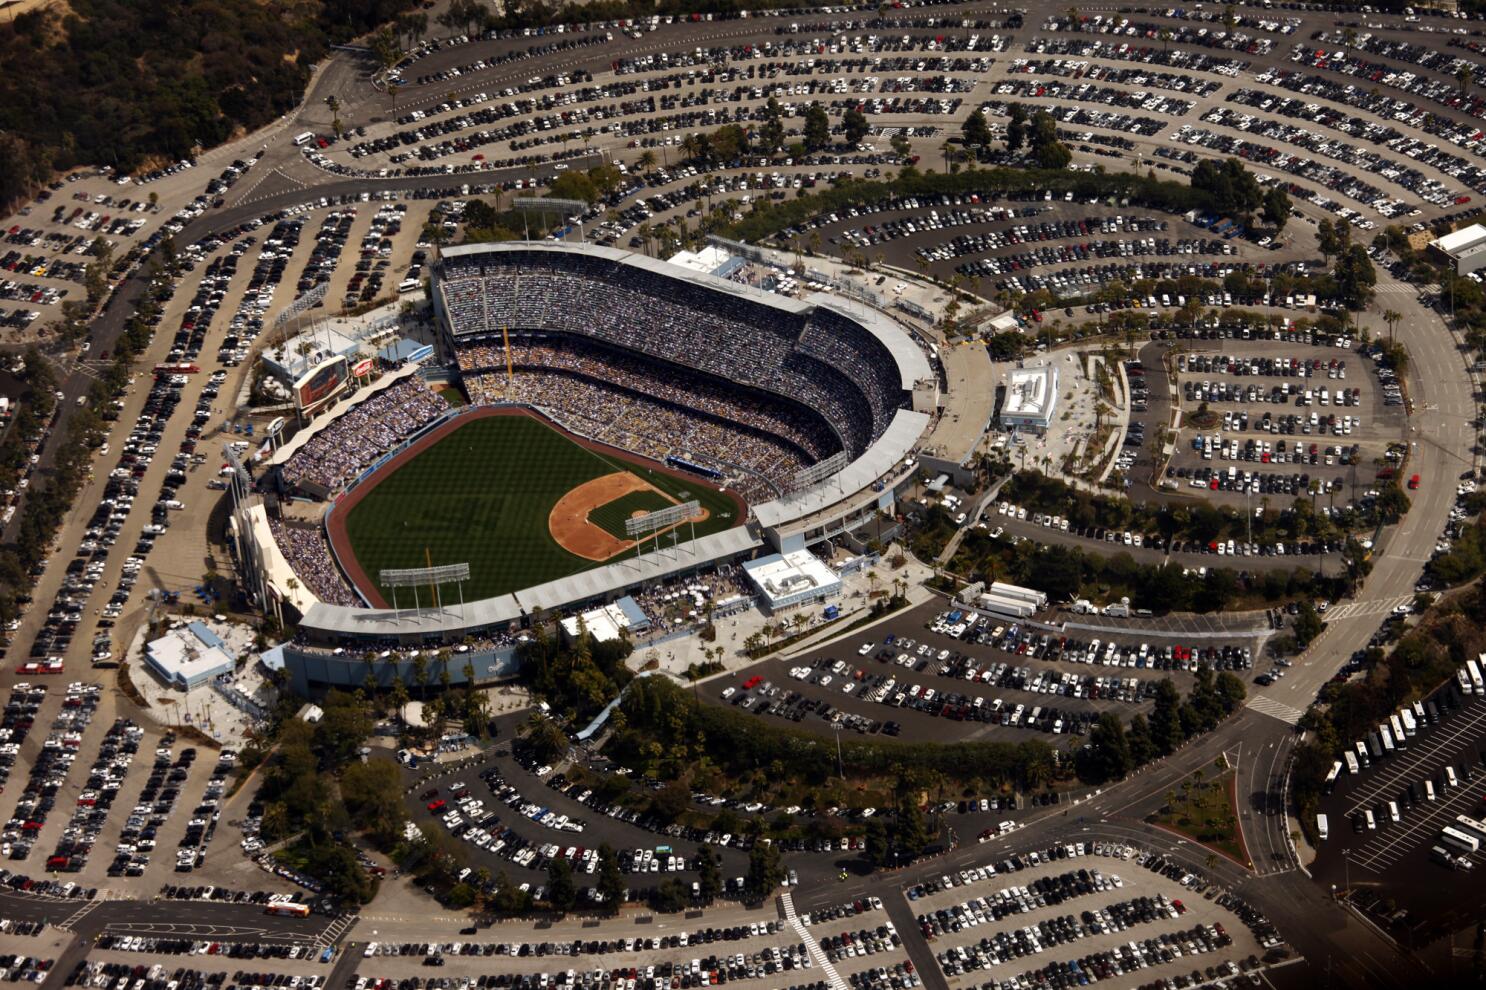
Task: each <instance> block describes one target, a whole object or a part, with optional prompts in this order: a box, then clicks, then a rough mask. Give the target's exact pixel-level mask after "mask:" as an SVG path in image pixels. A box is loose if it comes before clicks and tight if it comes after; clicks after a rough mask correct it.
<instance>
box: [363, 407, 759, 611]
mask: <svg viewBox="0 0 1486 990" xmlns="http://www.w3.org/2000/svg"><path fill="white" fill-rule="evenodd" d="M619 470H628V471H632V472H634V473H635V474H637V475H639V476H640V477H642V478H644V479H645V480H646V481H648V482H650V483H651V484H653V485H655V486H656V487H657V488H660V489H661V490H663V491H665V492H667V493H668V494H670V495H672V496H674V497H676V498H678V499H681V498H695V499H697V500H698V501H700V502H701V503H702V505H703V506H704V507H706V508H707V509H708V510H709V511H710V513H711V516H710V518H709V519H708V520H707V522H706V523H704V524H701V525H698V526H697V529H696V532H697V535H698V536H701V535H704V534H706V533H713V532H719V531H721V530H724V529H730V528H731V527H733V526H736V525H738V524H739V522H740V520H739V519H738V518H737V516H736V509H735V507H734V504H733V502H732V500H731V499H729V498H727V497H726V496H724V495H722V494H720V493H718V492H716V491H714V490H712V489H710V488H706V487H703V486H701V485H698V484H692V483H690V482H688V481H687V480H685V479H682V478H676V477H673V476H671V475H669V474H666V473H665V472H663V471H656V470H652V469H650V468H646V467H643V466H642V465H641V464H639V463H636V462H631V461H627V460H623V459H620V458H615V457H608V456H606V455H601V454H599V453H597V452H595V451H592V450H589V449H588V448H586V447H583V446H581V445H579V444H577V443H574V442H573V441H571V440H569V439H568V438H567V437H565V436H563V435H562V434H561V433H558V432H557V431H556V430H553V429H552V428H550V427H549V426H547V425H546V424H545V423H542V422H540V421H538V420H536V419H533V418H531V417H528V416H489V417H482V418H478V419H473V420H471V421H469V422H467V423H465V424H464V425H462V426H460V427H458V428H457V429H456V430H454V432H452V433H450V434H449V435H448V436H446V437H444V438H443V439H442V440H440V441H439V442H438V443H436V444H435V445H434V446H432V447H430V448H429V449H427V450H425V451H423V452H422V453H420V454H418V455H417V456H416V457H414V458H413V459H412V460H410V461H408V462H407V463H405V464H403V465H402V466H400V467H398V468H396V469H395V470H394V471H393V472H392V473H391V474H390V475H388V476H387V477H384V478H382V479H381V480H380V481H379V482H378V483H377V485H376V487H375V488H373V489H372V490H371V491H370V492H368V493H367V494H366V495H365V496H364V497H363V498H362V499H361V501H360V502H358V503H357V504H356V505H355V506H353V507H352V509H351V511H350V513H349V514H348V515H347V516H346V536H347V538H348V539H349V540H350V543H351V547H352V549H353V551H354V553H355V555H356V559H357V561H358V562H359V563H360V564H361V566H362V568H363V569H364V570H365V571H366V573H367V575H368V577H369V578H370V580H372V581H376V579H377V574H378V572H379V571H381V570H382V569H383V568H390V567H422V566H424V565H425V564H426V563H427V562H428V561H429V560H432V562H433V563H434V564H456V563H460V562H464V561H468V562H469V565H470V580H469V582H468V583H467V584H466V586H465V589H464V595H465V600H466V601H473V600H474V599H477V598H487V597H490V596H491V595H499V594H504V593H506V592H509V591H515V590H518V589H520V588H526V587H530V586H531V585H534V584H540V583H541V582H543V581H551V580H554V579H556V578H560V577H564V576H566V575H569V574H576V573H577V572H579V571H583V570H588V569H589V568H592V567H597V566H599V563H596V562H594V561H590V560H586V559H584V558H582V557H578V556H576V555H574V554H570V553H568V552H567V551H566V550H564V549H562V548H561V547H560V546H558V545H557V542H556V541H555V540H553V539H552V535H551V533H550V532H549V531H548V529H547V516H548V514H549V513H550V512H551V510H552V506H553V505H554V504H556V502H557V500H558V499H559V498H561V497H562V496H563V494H565V493H566V492H567V491H569V490H570V489H572V488H575V487H577V486H578V485H580V484H582V483H583V482H585V481H588V480H590V479H592V478H596V477H599V476H600V475H605V474H611V473H613V472H614V471H619ZM650 497H651V498H652V499H655V501H656V503H659V502H660V501H661V500H660V499H659V498H657V497H656V496H654V495H651V496H650ZM623 501H624V499H617V500H616V501H615V502H614V503H611V505H618V504H619V503H621V502H623ZM636 507H643V506H636ZM655 507H656V508H659V507H660V506H659V504H657V505H656V506H655ZM606 508H608V506H604V507H601V509H606ZM615 511H616V513H619V512H623V513H624V515H627V514H628V512H627V511H624V510H623V509H616V510H615ZM623 527H624V523H623V517H622V516H621V517H620V522H619V532H620V533H621V534H622V533H623V532H624V529H623ZM425 550H426V551H427V552H426V554H425ZM451 590H452V589H451ZM382 594H383V596H384V597H385V598H386V599H387V600H388V601H391V594H390V593H389V592H387V591H386V590H383V591H382ZM409 596H410V597H411V592H409ZM401 597H402V593H401V592H399V599H401Z"/></svg>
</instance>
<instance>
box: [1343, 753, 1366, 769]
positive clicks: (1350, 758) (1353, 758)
mask: <svg viewBox="0 0 1486 990" xmlns="http://www.w3.org/2000/svg"><path fill="white" fill-rule="evenodd" d="M1342 756H1345V757H1346V758H1347V773H1350V774H1357V773H1360V772H1361V770H1362V767H1361V766H1359V765H1358V763H1357V754H1356V753H1354V752H1352V751H1351V750H1350V749H1349V750H1347V751H1346V752H1345V753H1343V754H1342Z"/></svg>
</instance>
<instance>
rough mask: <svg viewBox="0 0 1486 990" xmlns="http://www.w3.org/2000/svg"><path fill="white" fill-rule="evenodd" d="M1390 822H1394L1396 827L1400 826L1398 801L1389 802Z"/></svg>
mask: <svg viewBox="0 0 1486 990" xmlns="http://www.w3.org/2000/svg"><path fill="white" fill-rule="evenodd" d="M1388 820H1389V821H1390V822H1392V823H1393V824H1395V825H1397V824H1398V821H1399V818H1398V802H1397V801H1389V802H1388Z"/></svg>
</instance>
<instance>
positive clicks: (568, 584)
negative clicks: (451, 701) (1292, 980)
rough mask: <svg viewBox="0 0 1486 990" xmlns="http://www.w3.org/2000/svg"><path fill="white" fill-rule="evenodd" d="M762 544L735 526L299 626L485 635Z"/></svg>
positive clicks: (340, 631) (329, 613)
mask: <svg viewBox="0 0 1486 990" xmlns="http://www.w3.org/2000/svg"><path fill="white" fill-rule="evenodd" d="M762 544H763V541H762V540H760V539H759V538H758V537H756V536H754V535H753V534H752V533H750V532H749V531H748V529H747V528H746V527H743V526H735V527H733V528H732V529H729V530H724V531H723V532H721V533H713V534H711V535H709V536H700V537H697V540H696V543H695V545H693V544H692V543H691V541H689V540H684V541H682V543H681V544H680V546H678V547H677V548H676V549H675V551H674V552H673V551H672V550H671V549H670V548H662V550H661V552H659V553H656V552H653V551H652V552H650V553H647V554H645V555H644V556H642V557H640V558H639V559H638V560H636V559H635V558H633V557H628V558H625V559H624V560H621V561H619V562H618V563H614V564H606V565H604V566H603V567H596V568H594V569H593V570H589V571H582V572H581V573H578V574H571V575H569V576H567V577H565V578H558V579H557V580H556V581H548V582H546V583H545V584H538V585H535V586H533V587H530V588H526V589H524V590H521V591H517V592H515V593H514V594H508V595H497V596H495V597H494V598H482V599H480V600H479V601H472V602H465V603H464V607H463V610H462V611H461V608H460V606H459V605H457V604H456V605H448V604H446V605H444V606H443V607H442V608H438V609H434V608H424V609H421V610H418V611H414V610H413V609H412V608H404V609H402V610H400V611H399V610H394V609H390V608H389V609H370V608H349V607H346V606H343V605H328V604H325V603H324V602H317V603H316V604H314V605H311V606H310V608H309V611H308V612H306V613H305V615H304V618H303V620H302V621H301V622H300V625H301V626H305V627H308V628H310V629H314V630H316V631H318V632H324V633H330V634H332V635H343V636H378V637H387V638H393V637H399V638H406V637H410V636H439V637H449V636H454V635H458V634H461V633H463V632H464V631H466V630H476V629H485V628H488V627H491V626H499V625H503V624H505V623H508V622H511V621H513V620H515V619H519V618H520V617H521V615H522V613H523V612H528V613H529V612H532V611H535V610H536V609H538V608H540V609H544V610H547V611H553V610H556V609H560V608H564V607H566V606H568V605H571V604H572V603H573V602H580V601H586V600H589V599H595V598H602V597H605V596H608V595H612V594H614V593H615V592H618V591H623V590H624V589H625V588H628V587H631V586H633V585H636V584H640V583H642V582H645V581H655V580H658V579H660V578H665V577H669V576H670V575H672V574H675V573H678V572H681V571H690V570H695V569H697V568H699V567H705V566H707V565H709V564H711V563H712V562H713V561H715V560H719V559H723V558H726V557H734V556H737V555H738V554H741V553H746V552H747V551H749V550H752V549H754V548H755V547H758V546H762Z"/></svg>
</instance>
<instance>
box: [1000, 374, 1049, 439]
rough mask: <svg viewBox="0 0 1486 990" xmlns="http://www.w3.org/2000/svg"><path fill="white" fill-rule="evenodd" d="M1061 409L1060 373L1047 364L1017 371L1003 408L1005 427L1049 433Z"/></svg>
mask: <svg viewBox="0 0 1486 990" xmlns="http://www.w3.org/2000/svg"><path fill="white" fill-rule="evenodd" d="M1057 408H1058V369H1057V367H1056V366H1055V365H1050V364H1045V365H1038V366H1037V367H1033V368H1016V369H1014V370H1013V371H1012V373H1011V377H1010V379H1009V380H1008V381H1007V383H1006V400H1005V401H1004V402H1003V403H1002V404H1001V425H1002V426H1003V427H1004V428H1006V429H1012V428H1020V429H1025V430H1036V431H1038V432H1046V431H1047V428H1048V427H1049V426H1051V425H1052V422H1053V413H1054V412H1055V411H1056V410H1057Z"/></svg>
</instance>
